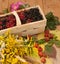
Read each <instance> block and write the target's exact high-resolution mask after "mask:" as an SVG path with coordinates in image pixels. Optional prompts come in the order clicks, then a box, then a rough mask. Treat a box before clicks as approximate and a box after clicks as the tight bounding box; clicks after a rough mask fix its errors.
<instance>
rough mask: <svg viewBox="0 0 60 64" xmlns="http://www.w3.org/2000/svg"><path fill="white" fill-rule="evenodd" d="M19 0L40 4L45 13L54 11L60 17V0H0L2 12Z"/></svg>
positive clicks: (31, 4) (32, 4)
mask: <svg viewBox="0 0 60 64" xmlns="http://www.w3.org/2000/svg"><path fill="white" fill-rule="evenodd" d="M18 1H22V2H25V3H28V4H30V6H35V5H40V7H41V8H42V10H43V11H44V13H45V14H46V13H48V12H50V11H52V12H53V13H54V14H55V15H56V16H58V17H59V18H60V14H59V13H60V0H0V12H2V10H4V9H5V8H9V7H10V5H11V4H12V3H14V2H18Z"/></svg>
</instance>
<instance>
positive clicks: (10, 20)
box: [0, 14, 16, 30]
mask: <svg viewBox="0 0 60 64" xmlns="http://www.w3.org/2000/svg"><path fill="white" fill-rule="evenodd" d="M13 26H16V19H15V16H14V15H12V14H11V15H7V16H4V17H0V30H2V29H6V28H10V27H13Z"/></svg>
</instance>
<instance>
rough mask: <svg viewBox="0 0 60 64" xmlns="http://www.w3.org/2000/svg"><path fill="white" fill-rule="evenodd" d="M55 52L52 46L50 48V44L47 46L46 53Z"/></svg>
mask: <svg viewBox="0 0 60 64" xmlns="http://www.w3.org/2000/svg"><path fill="white" fill-rule="evenodd" d="M52 51H53V47H52V46H49V45H48V44H47V45H45V52H46V53H48V54H50V53H51V52H52Z"/></svg>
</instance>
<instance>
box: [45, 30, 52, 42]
mask: <svg viewBox="0 0 60 64" xmlns="http://www.w3.org/2000/svg"><path fill="white" fill-rule="evenodd" d="M44 37H45V38H44V39H45V41H46V42H48V41H49V40H50V39H53V34H52V33H50V32H49V30H45V31H44Z"/></svg>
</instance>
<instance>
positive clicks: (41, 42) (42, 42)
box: [38, 39, 46, 44]
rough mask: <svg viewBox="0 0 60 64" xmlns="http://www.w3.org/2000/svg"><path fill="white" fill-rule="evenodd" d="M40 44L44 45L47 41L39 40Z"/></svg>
mask: <svg viewBox="0 0 60 64" xmlns="http://www.w3.org/2000/svg"><path fill="white" fill-rule="evenodd" d="M38 43H39V44H44V43H46V41H45V40H44V39H40V40H38Z"/></svg>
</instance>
